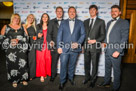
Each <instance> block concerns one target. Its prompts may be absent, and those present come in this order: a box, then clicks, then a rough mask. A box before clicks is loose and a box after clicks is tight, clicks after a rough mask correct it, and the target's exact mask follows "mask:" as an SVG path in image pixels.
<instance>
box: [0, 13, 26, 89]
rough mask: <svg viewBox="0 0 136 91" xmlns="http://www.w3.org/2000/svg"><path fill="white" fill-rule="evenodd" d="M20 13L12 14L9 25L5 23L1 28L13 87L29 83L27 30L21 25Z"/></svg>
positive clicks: (8, 74)
mask: <svg viewBox="0 0 136 91" xmlns="http://www.w3.org/2000/svg"><path fill="white" fill-rule="evenodd" d="M20 22H21V21H20V16H19V14H13V15H12V16H11V22H10V24H9V25H4V27H3V28H2V30H1V39H2V40H3V41H2V48H4V49H5V52H6V67H7V77H8V81H10V82H12V86H13V87H17V83H19V82H22V83H23V85H27V84H28V83H27V80H28V71H27V61H26V60H27V55H26V52H27V49H28V47H27V31H26V29H25V28H24V27H23V26H21V23H20Z"/></svg>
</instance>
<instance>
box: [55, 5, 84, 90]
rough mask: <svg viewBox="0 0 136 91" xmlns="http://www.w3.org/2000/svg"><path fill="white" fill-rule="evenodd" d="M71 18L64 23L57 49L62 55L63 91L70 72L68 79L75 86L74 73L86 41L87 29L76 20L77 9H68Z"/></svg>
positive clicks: (58, 37) (59, 32) (61, 82)
mask: <svg viewBox="0 0 136 91" xmlns="http://www.w3.org/2000/svg"><path fill="white" fill-rule="evenodd" d="M68 15H69V18H68V19H66V20H64V21H62V23H61V25H60V27H59V30H58V35H57V48H58V53H59V54H61V55H60V62H61V68H60V85H59V89H60V90H62V89H63V87H64V84H65V82H66V76H67V71H68V79H69V81H70V83H71V84H72V85H74V80H73V78H74V71H75V65H76V60H77V57H78V54H79V52H80V51H81V50H82V49H81V44H82V43H83V41H84V39H85V29H84V25H83V22H82V21H80V20H78V19H76V9H75V8H74V7H70V8H69V9H68Z"/></svg>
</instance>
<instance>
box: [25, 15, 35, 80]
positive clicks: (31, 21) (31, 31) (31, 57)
mask: <svg viewBox="0 0 136 91" xmlns="http://www.w3.org/2000/svg"><path fill="white" fill-rule="evenodd" d="M24 26H25V28H26V29H27V32H28V36H29V46H30V47H29V51H28V67H29V78H30V80H32V79H33V78H34V77H35V76H36V50H35V48H34V46H35V40H36V27H35V17H34V15H33V14H29V15H28V16H27V19H26V24H25V25H24Z"/></svg>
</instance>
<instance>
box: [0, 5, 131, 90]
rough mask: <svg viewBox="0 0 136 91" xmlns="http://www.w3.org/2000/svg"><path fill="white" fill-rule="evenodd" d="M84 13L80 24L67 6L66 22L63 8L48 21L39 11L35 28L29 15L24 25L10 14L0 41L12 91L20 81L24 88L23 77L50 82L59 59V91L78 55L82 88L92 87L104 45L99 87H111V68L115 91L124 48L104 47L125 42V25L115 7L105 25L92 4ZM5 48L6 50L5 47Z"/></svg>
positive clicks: (73, 12) (47, 16) (71, 71)
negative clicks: (81, 63)
mask: <svg viewBox="0 0 136 91" xmlns="http://www.w3.org/2000/svg"><path fill="white" fill-rule="evenodd" d="M89 13H90V18H89V19H87V20H85V21H84V22H82V21H81V20H79V19H77V18H76V16H77V12H76V8H75V7H73V6H71V7H69V9H68V15H69V18H68V19H66V20H64V19H63V14H64V11H63V8H62V7H60V6H59V7H57V8H56V18H54V19H52V20H50V19H49V15H48V14H47V13H44V14H43V15H42V17H41V20H40V23H39V24H37V25H35V17H34V15H33V14H30V15H28V17H27V19H26V23H25V24H23V25H21V20H20V16H19V14H13V15H12V17H11V22H10V24H8V25H5V26H4V27H3V28H2V30H1V43H2V47H3V46H4V49H5V52H6V65H7V76H8V80H9V81H11V82H12V83H13V87H17V83H19V82H22V83H23V85H27V84H28V83H27V81H28V79H29V80H32V79H33V78H35V77H40V81H41V82H44V79H45V78H46V77H47V76H51V77H50V81H51V82H53V81H54V80H55V78H56V75H57V63H58V59H59V57H60V65H61V67H60V85H59V89H60V90H63V88H64V85H65V83H66V81H67V79H68V80H69V81H70V83H71V84H72V85H74V84H75V81H74V71H75V66H76V62H77V58H78V55H79V53H80V52H81V51H83V52H84V68H85V79H84V81H83V84H86V83H88V82H89V81H90V85H89V87H92V88H93V87H94V86H95V82H96V80H97V70H98V62H99V56H100V53H101V46H102V45H103V46H106V47H105V77H104V82H102V83H101V84H99V85H98V86H99V87H109V86H110V81H111V67H113V72H114V82H113V89H112V90H113V91H118V90H119V87H120V75H121V70H120V64H121V57H122V55H123V48H120V47H119V48H115V47H113V48H110V46H109V45H110V44H113V45H114V44H117V43H118V44H119V45H120V44H123V43H126V42H127V40H128V34H129V23H128V22H127V21H126V20H123V19H121V18H120V15H121V10H120V7H119V6H118V5H113V6H112V7H111V17H112V20H110V21H109V22H108V24H107V26H106V27H105V21H104V20H103V19H100V18H98V16H97V15H98V7H97V6H96V5H90V7H89ZM27 44H29V47H28V48H26V45H27ZM8 45H10V46H9V47H8V48H5V46H6V47H7V46H8ZM22 45H23V46H22ZM30 45H31V46H30ZM33 45H36V46H33ZM39 45H40V46H39ZM41 45H42V46H41ZM91 63H92V73H91V75H90V69H91V66H90V64H91Z"/></svg>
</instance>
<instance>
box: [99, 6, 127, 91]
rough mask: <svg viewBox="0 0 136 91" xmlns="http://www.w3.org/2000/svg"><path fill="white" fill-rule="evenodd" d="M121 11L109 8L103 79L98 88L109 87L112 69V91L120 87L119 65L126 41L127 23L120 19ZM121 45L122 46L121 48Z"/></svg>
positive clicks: (117, 7)
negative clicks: (109, 15) (110, 18)
mask: <svg viewBox="0 0 136 91" xmlns="http://www.w3.org/2000/svg"><path fill="white" fill-rule="evenodd" d="M120 15H121V11H120V7H119V6H118V5H113V6H112V7H111V16H112V18H113V19H112V20H111V21H109V22H108V24H107V29H106V30H107V31H106V32H107V33H106V39H105V43H106V48H105V77H104V82H103V83H102V84H100V85H99V86H103V87H109V86H110V81H111V78H110V77H111V68H112V67H113V75H114V82H113V88H112V91H118V90H119V87H120V75H121V70H120V64H121V57H122V56H123V55H124V52H123V49H124V45H125V43H126V42H127V40H128V35H129V23H128V21H126V20H123V19H121V18H120ZM122 45H123V46H122Z"/></svg>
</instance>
